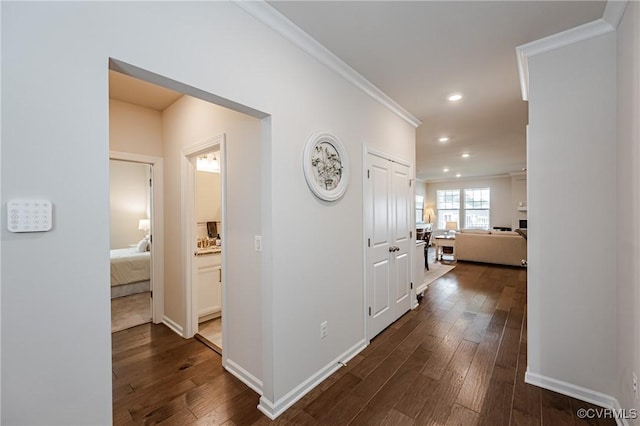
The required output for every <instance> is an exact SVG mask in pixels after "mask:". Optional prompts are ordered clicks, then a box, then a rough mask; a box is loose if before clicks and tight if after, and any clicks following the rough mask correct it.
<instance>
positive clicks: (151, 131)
mask: <svg viewBox="0 0 640 426" xmlns="http://www.w3.org/2000/svg"><path fill="white" fill-rule="evenodd" d="M109 148H110V149H111V150H112V151H120V152H127V153H130V154H140V155H147V156H152V157H160V158H162V113H161V112H160V111H156V110H153V109H149V108H144V107H141V106H138V105H133V104H130V103H128V102H122V101H119V100H117V99H109Z"/></svg>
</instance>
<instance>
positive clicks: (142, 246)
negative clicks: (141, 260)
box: [136, 238, 149, 253]
mask: <svg viewBox="0 0 640 426" xmlns="http://www.w3.org/2000/svg"><path fill="white" fill-rule="evenodd" d="M148 245H149V242H148V241H147V240H146V239H145V238H143V239H141V240H140V241H138V245H137V246H136V249H137V250H138V253H144V252H145V251H147V246H148Z"/></svg>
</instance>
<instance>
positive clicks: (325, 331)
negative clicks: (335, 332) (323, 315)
mask: <svg viewBox="0 0 640 426" xmlns="http://www.w3.org/2000/svg"><path fill="white" fill-rule="evenodd" d="M327 334H329V325H328V324H327V321H324V322H321V323H320V338H321V339H324V338H325V337H327Z"/></svg>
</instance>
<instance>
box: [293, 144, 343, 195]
mask: <svg viewBox="0 0 640 426" xmlns="http://www.w3.org/2000/svg"><path fill="white" fill-rule="evenodd" d="M303 168H304V177H305V179H306V180H307V184H308V185H309V188H311V191H312V192H313V193H314V194H315V195H316V196H317V197H318V198H320V199H321V200H325V201H336V200H337V199H339V198H340V197H342V196H343V195H344V193H345V191H346V190H347V185H348V184H349V159H348V158H347V152H346V151H345V149H344V146H342V143H341V142H340V140H339V139H338V138H337V137H335V136H333V135H331V134H329V133H315V134H314V135H312V136H311V137H310V138H309V140H308V141H307V144H306V145H305V147H304V158H303Z"/></svg>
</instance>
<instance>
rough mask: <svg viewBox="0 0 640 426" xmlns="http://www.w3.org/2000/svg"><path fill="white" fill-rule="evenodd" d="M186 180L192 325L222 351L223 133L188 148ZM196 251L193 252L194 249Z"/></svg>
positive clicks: (200, 337) (204, 340)
mask: <svg viewBox="0 0 640 426" xmlns="http://www.w3.org/2000/svg"><path fill="white" fill-rule="evenodd" d="M183 152H184V154H185V160H186V163H185V169H186V179H185V180H184V181H183V182H184V183H183V186H184V190H183V194H184V196H185V219H186V230H187V235H188V237H187V238H188V240H189V241H190V244H189V245H187V247H189V248H190V249H193V257H192V258H191V267H190V270H191V285H190V288H191V318H190V320H191V324H192V327H193V330H192V331H193V332H194V333H195V335H194V337H195V338H196V339H198V340H200V341H201V342H202V343H204V344H205V345H207V346H208V347H210V348H211V349H213V350H214V351H216V352H217V353H218V354H220V355H222V351H223V346H224V345H223V321H224V318H223V312H224V304H223V297H222V285H223V282H224V280H223V258H224V257H223V253H225V250H224V244H223V242H224V241H226V238H223V237H225V236H226V234H225V227H224V224H226V220H225V219H226V198H225V195H226V190H223V188H226V185H225V183H226V178H225V176H226V175H225V173H226V156H225V154H226V147H225V135H224V134H221V135H218V136H215V137H213V138H211V139H208V140H206V141H204V142H202V143H198V144H195V145H192V146H190V147H188V148H186V149H185V150H184V151H183ZM189 251H190V252H191V250H189Z"/></svg>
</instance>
